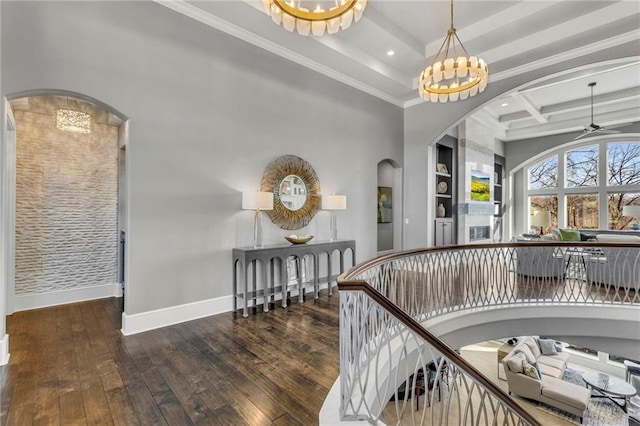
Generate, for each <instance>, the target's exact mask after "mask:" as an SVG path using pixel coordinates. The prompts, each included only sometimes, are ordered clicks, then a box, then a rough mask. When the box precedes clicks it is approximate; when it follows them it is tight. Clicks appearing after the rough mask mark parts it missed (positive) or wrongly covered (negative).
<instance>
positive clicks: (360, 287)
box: [339, 280, 542, 426]
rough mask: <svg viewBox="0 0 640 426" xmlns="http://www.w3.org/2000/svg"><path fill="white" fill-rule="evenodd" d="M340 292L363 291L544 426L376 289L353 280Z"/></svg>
mask: <svg viewBox="0 0 640 426" xmlns="http://www.w3.org/2000/svg"><path fill="white" fill-rule="evenodd" d="M339 290H340V291H362V292H364V293H365V294H367V296H369V297H370V298H371V299H372V300H374V301H375V302H376V303H378V304H379V305H380V306H381V307H382V308H384V309H385V310H386V311H387V312H388V313H389V314H391V315H392V316H393V317H394V318H396V319H397V320H398V321H400V322H401V323H402V324H404V326H405V327H407V328H408V329H409V330H411V331H412V332H414V333H415V334H417V335H418V336H420V337H421V338H422V339H424V340H425V341H426V342H427V343H429V344H430V345H431V346H432V347H433V348H435V349H436V350H437V351H438V352H440V353H441V354H442V355H443V356H444V357H445V358H447V359H449V360H450V361H452V362H453V363H454V364H455V365H456V367H457V368H460V369H461V370H463V371H464V372H465V373H467V374H468V375H469V376H470V377H471V378H473V379H474V380H475V381H476V382H478V383H479V384H480V385H482V386H483V387H484V388H485V389H486V390H488V391H489V392H490V393H492V394H493V395H494V396H495V397H496V398H498V399H499V400H500V401H502V402H503V403H504V404H505V405H506V406H508V407H509V408H511V410H513V412H514V413H516V414H518V415H519V416H520V417H521V418H522V419H523V420H524V421H525V422H527V423H529V424H530V425H531V426H542V423H540V422H539V421H538V420H536V418H535V417H533V416H532V415H531V414H529V412H528V411H527V410H525V409H524V408H522V406H521V405H520V404H518V403H517V402H516V401H515V400H514V399H513V398H511V397H510V396H509V395H508V394H507V393H505V392H504V391H503V390H502V389H500V388H499V387H498V386H497V385H496V384H494V383H493V382H492V381H490V380H489V379H487V378H486V377H485V376H484V375H483V374H482V373H481V372H480V371H479V370H477V369H476V368H475V367H474V366H473V365H471V364H469V363H468V362H467V361H466V360H465V359H464V358H462V356H461V355H460V354H458V353H457V352H456V351H455V350H454V349H453V348H451V347H450V346H449V345H447V344H446V343H445V342H444V341H442V340H441V339H440V338H438V337H437V336H435V335H434V334H433V333H431V332H430V331H429V330H427V329H426V328H424V327H423V326H422V325H420V323H418V322H417V321H416V320H414V319H413V318H411V316H409V315H408V314H407V313H406V312H404V311H403V310H402V309H400V308H399V307H398V306H396V305H395V304H394V303H393V302H391V301H390V300H389V299H387V298H386V297H384V296H383V295H382V294H380V293H379V292H378V291H377V290H376V289H374V288H373V287H371V286H370V285H369V284H367V283H366V282H364V281H361V280H353V281H345V280H343V281H342V282H341V283H340V287H339Z"/></svg>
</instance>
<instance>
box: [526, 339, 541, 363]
mask: <svg viewBox="0 0 640 426" xmlns="http://www.w3.org/2000/svg"><path fill="white" fill-rule="evenodd" d="M537 340H538V339H536V338H534V337H525V338H524V340H523V341H522V342H523V343H524V344H525V345H527V346H528V347H529V350H531V354H532V355H533V358H531V359H530V360H529V362H532V363H533V362H536V360H537V359H538V357H539V356H540V347H539V346H538V342H537Z"/></svg>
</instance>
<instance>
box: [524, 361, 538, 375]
mask: <svg viewBox="0 0 640 426" xmlns="http://www.w3.org/2000/svg"><path fill="white" fill-rule="evenodd" d="M522 371H523V372H524V375H525V376H528V377H531V378H532V379H536V380H540V372H539V371H538V369H537V368H536V367H535V366H534V364H529V363H528V362H527V361H522Z"/></svg>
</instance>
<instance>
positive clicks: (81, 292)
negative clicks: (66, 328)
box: [14, 283, 122, 312]
mask: <svg viewBox="0 0 640 426" xmlns="http://www.w3.org/2000/svg"><path fill="white" fill-rule="evenodd" d="M121 296H122V286H121V285H120V284H119V283H113V284H104V285H98V286H94V287H84V288H74V289H69V290H61V291H53V292H50V293H34V294H25V295H16V297H15V299H14V308H15V312H18V311H26V310H29V309H37V308H46V307H48V306H56V305H65V304H67V303H76V302H84V301H86V300H94V299H102V298H105V297H121Z"/></svg>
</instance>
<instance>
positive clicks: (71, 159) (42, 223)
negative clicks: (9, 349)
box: [11, 96, 122, 297]
mask: <svg viewBox="0 0 640 426" xmlns="http://www.w3.org/2000/svg"><path fill="white" fill-rule="evenodd" d="M11 106H12V108H13V111H14V115H15V118H16V238H15V247H16V249H15V251H16V253H15V295H16V296H17V297H19V296H28V295H35V294H43V293H55V292H58V291H61V290H71V289H73V290H76V289H82V288H88V287H96V286H102V285H116V283H117V282H118V256H117V254H118V149H119V148H118V131H119V126H120V125H121V124H122V121H121V120H120V119H119V118H118V117H116V116H114V115H113V114H111V113H109V112H107V111H105V110H103V109H101V108H99V107H97V106H95V105H93V104H91V103H89V102H86V101H83V100H80V99H76V98H73V97H66V96H32V97H26V98H19V99H15V100H13V101H11ZM60 109H66V110H73V111H79V112H82V113H85V114H90V115H91V132H90V133H74V132H69V131H63V130H60V129H59V128H58V127H56V113H57V111H58V110H60Z"/></svg>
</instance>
